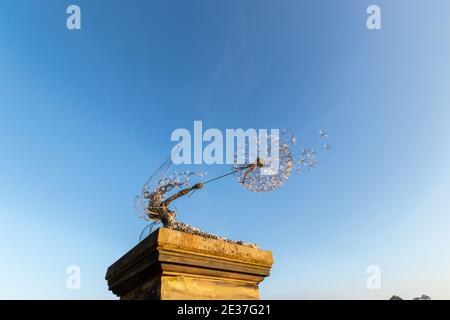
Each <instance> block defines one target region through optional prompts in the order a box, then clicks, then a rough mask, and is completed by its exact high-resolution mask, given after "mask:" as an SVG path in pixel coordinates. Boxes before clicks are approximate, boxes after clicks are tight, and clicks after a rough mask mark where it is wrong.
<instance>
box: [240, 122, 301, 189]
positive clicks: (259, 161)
mask: <svg viewBox="0 0 450 320" xmlns="http://www.w3.org/2000/svg"><path fill="white" fill-rule="evenodd" d="M262 143H265V144H267V152H266V154H267V155H271V156H270V157H269V156H266V157H264V156H260V155H258V156H256V160H254V161H252V160H251V159H252V156H253V159H254V158H255V156H254V155H252V154H251V151H250V150H252V148H251V146H250V145H249V141H247V142H246V145H245V147H244V148H243V150H239V151H238V153H237V154H235V157H234V158H235V164H234V165H233V166H232V169H233V170H234V171H235V174H234V175H235V177H236V178H237V180H238V181H239V182H240V183H241V184H242V186H243V187H244V188H245V189H247V190H250V191H253V192H268V191H273V190H275V189H276V188H278V187H280V186H282V185H283V184H284V183H285V182H286V181H287V180H288V179H289V176H290V175H291V171H292V169H293V167H294V161H293V158H292V153H291V148H292V145H295V143H296V139H295V136H294V135H292V134H290V133H288V132H287V131H286V130H284V131H282V132H281V136H280V137H278V138H271V137H267V136H265V137H262V138H261V137H260V138H259V139H258V140H257V146H258V149H259V147H260V145H261V144H262ZM275 148H276V149H277V150H278V157H276V158H273V157H272V155H273V153H274V152H273V151H274V150H275ZM253 149H256V148H253ZM242 154H243V155H244V157H243V158H244V161H245V163H244V164H241V163H240V162H239V161H238V159H239V155H242Z"/></svg>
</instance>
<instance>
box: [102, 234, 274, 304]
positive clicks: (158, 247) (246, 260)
mask: <svg viewBox="0 0 450 320" xmlns="http://www.w3.org/2000/svg"><path fill="white" fill-rule="evenodd" d="M272 262H273V260H272V253H271V252H270V251H264V250H260V249H257V248H253V247H249V246H244V245H238V244H233V243H230V242H225V241H220V240H215V239H209V238H205V237H202V236H197V235H192V234H189V233H184V232H180V231H174V230H170V229H166V228H160V229H158V230H156V231H155V232H153V233H152V234H150V235H149V236H148V237H147V238H146V239H145V240H143V241H141V242H140V243H139V244H138V245H136V246H135V247H134V248H133V249H131V250H130V251H129V252H128V253H126V254H125V255H124V256H123V257H121V258H120V259H119V260H117V261H116V262H115V263H114V264H112V265H111V266H110V267H109V268H108V271H107V273H106V280H107V281H108V286H109V289H110V290H111V291H112V292H114V294H116V295H117V296H119V297H120V298H121V299H161V300H177V299H211V300H220V299H259V290H258V284H259V283H260V282H261V281H262V280H264V278H265V277H267V276H268V275H269V272H270V268H271V266H272Z"/></svg>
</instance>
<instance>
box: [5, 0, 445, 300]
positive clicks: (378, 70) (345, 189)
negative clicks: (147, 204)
mask: <svg viewBox="0 0 450 320" xmlns="http://www.w3.org/2000/svg"><path fill="white" fill-rule="evenodd" d="M374 3H376V4H378V5H379V6H380V7H381V13H382V30H376V31H369V30H368V29H367V27H366V18H367V14H366V8H367V7H368V6H369V5H370V4H374ZM70 4H77V5H79V6H80V7H81V11H82V29H81V30H76V31H69V30H67V28H66V17H67V14H66V8H67V6H68V5H70ZM449 12H450V3H448V1H444V0H441V1H433V2H432V3H430V2H429V1H356V0H355V1H297V0H296V1H294V0H292V1H288V0H284V1H281V2H280V1H273V0H270V1H268V0H267V1H261V0H259V1H250V0H249V1H206V0H203V1H196V0H191V1H137V0H134V1H119V0H117V1H100V0H96V1H61V0H58V1H56V0H42V1H39V2H38V1H31V0H16V1H8V0H0V172H1V174H0V218H1V220H0V221H1V222H0V257H1V259H0V288H1V289H2V290H0V298H26V299H33V298H49V299H55V298H67V299H79V298H87V299H91V298H99V299H112V298H114V296H113V295H112V294H111V293H109V292H108V290H107V286H106V281H105V280H104V275H105V273H106V269H107V267H108V266H109V265H110V264H111V263H113V262H114V261H115V260H116V259H117V258H119V257H120V256H121V255H122V254H123V253H125V252H126V251H128V250H129V249H130V248H131V247H132V246H133V245H135V244H136V243H137V240H138V236H139V233H140V232H141V230H142V228H143V227H144V226H145V222H144V221H142V220H139V218H138V217H137V216H136V214H135V213H134V211H133V207H132V203H133V199H134V196H135V195H136V194H137V193H138V192H139V188H140V187H141V185H142V183H143V182H144V181H145V180H146V178H147V177H148V176H149V175H150V174H151V173H152V171H154V170H155V169H156V168H157V167H158V166H159V165H160V164H161V162H162V161H163V160H164V159H165V158H166V157H167V155H168V153H169V151H170V149H171V147H172V146H173V143H171V141H170V134H171V132H172V131H173V130H174V129H177V128H187V129H192V127H193V121H194V120H202V121H203V126H204V127H205V128H218V129H221V130H225V129H226V128H289V129H290V130H291V131H292V132H293V133H294V134H296V135H297V138H298V140H299V144H300V146H302V145H303V146H304V145H306V144H307V143H308V142H309V141H311V140H312V139H313V138H314V137H315V136H316V135H317V130H318V129H320V128H326V129H327V130H328V132H329V133H330V142H331V143H332V145H333V151H332V152H331V153H328V154H326V155H325V156H323V157H322V158H321V159H320V160H321V164H320V166H319V167H317V168H316V169H315V170H313V171H311V172H309V173H307V174H305V175H303V176H296V175H293V176H292V177H291V178H290V180H289V181H288V182H287V184H286V185H285V186H283V187H282V188H280V189H278V190H276V191H275V192H272V193H267V194H254V193H251V192H248V191H246V190H244V189H242V188H241V187H240V186H239V184H238V183H236V182H235V181H234V180H233V179H228V180H223V181H221V182H217V183H215V184H211V185H208V188H205V189H204V190H202V192H197V193H196V194H195V196H193V197H192V198H190V199H189V201H184V200H182V201H180V203H177V205H176V206H177V208H178V211H179V214H178V217H179V219H180V220H182V221H184V222H187V223H190V224H194V225H196V226H198V227H201V228H202V229H205V230H207V231H210V232H214V233H218V234H221V235H224V236H227V237H229V238H234V239H242V240H247V241H251V242H256V243H258V244H259V246H260V247H262V248H264V249H268V250H272V251H273V254H274V258H275V264H274V266H273V269H272V274H271V276H270V277H269V278H267V279H266V280H265V281H264V282H263V283H262V285H261V295H262V298H268V299H269V298H272V299H281V298H286V299H310V298H319V299H321V298H323V299H333V298H343V299H347V298H354V299H361V298H363V299H385V298H388V297H390V296H391V295H393V294H398V295H400V296H402V297H404V298H412V297H414V296H418V295H420V294H422V293H426V294H428V295H430V296H431V297H432V298H441V299H443V298H447V299H448V298H450V289H449V288H450V275H449V273H448V270H449V268H450V256H449V254H448V253H449V250H448V244H449V242H450V233H449V232H448V230H449V228H450V218H449V212H450V200H449V197H448V190H450V166H449V165H448V163H449V160H450V152H449V151H450V147H449V146H450V133H449V130H448V122H449V119H450V108H449V103H450V90H448V84H449V83H450V79H449V78H450V60H449V59H448V57H449V56H450V42H449V41H448V39H449V36H450V34H449V33H450V25H449V21H448V13H449ZM200 169H201V170H205V169H206V170H207V171H209V172H210V174H211V175H213V174H215V173H219V172H224V171H226V170H227V168H226V167H224V166H214V167H211V168H204V167H202V168H200ZM69 265H79V266H80V268H81V289H80V290H68V289H67V288H66V279H67V274H66V268H67V266H69ZM369 265H378V266H379V267H380V270H381V289H380V290H368V289H367V288H366V279H367V277H368V274H367V273H366V269H367V266H369Z"/></svg>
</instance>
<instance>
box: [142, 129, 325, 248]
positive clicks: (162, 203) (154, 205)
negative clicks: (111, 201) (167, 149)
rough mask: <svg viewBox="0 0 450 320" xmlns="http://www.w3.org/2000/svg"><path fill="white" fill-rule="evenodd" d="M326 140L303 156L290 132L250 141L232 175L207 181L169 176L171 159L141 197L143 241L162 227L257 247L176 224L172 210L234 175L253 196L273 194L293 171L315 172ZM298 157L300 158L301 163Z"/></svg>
mask: <svg viewBox="0 0 450 320" xmlns="http://www.w3.org/2000/svg"><path fill="white" fill-rule="evenodd" d="M326 138H328V134H327V132H326V131H324V130H320V131H319V136H318V138H317V139H316V140H315V141H314V143H312V144H311V145H310V146H309V147H307V148H305V149H303V150H302V151H301V152H299V153H295V152H293V150H294V149H295V148H296V138H295V136H294V135H293V134H291V133H290V132H288V131H287V130H282V131H281V134H280V136H279V137H278V136H277V137H273V136H268V135H266V136H262V137H261V136H260V137H258V138H257V140H256V141H249V140H247V141H246V143H245V145H244V146H243V147H242V148H241V149H240V150H238V151H237V152H236V154H235V157H234V159H235V161H234V164H233V165H232V166H231V171H230V172H228V173H225V174H223V175H220V176H218V177H215V178H212V179H209V180H207V181H203V178H204V177H205V176H206V173H196V172H193V171H173V172H172V173H171V174H169V169H170V167H171V165H172V159H171V157H168V159H167V160H166V161H165V162H164V163H163V164H162V165H161V166H160V167H159V169H158V170H157V171H156V172H155V173H154V174H153V175H152V176H151V177H150V178H149V179H148V180H147V182H146V183H145V184H144V186H143V188H142V191H141V193H140V194H139V195H138V196H137V197H136V199H135V209H136V211H137V212H138V214H139V216H140V217H141V218H143V219H145V220H147V221H150V223H149V224H148V226H147V227H146V228H145V229H144V230H143V231H142V233H141V237H140V239H142V238H143V236H144V235H146V234H147V233H150V232H151V231H152V230H153V228H155V227H156V226H158V225H162V226H164V227H166V228H170V229H173V230H178V231H183V232H188V233H192V234H197V235H201V236H204V237H207V238H213V239H219V240H223V241H228V242H232V243H237V244H243V245H249V246H254V244H251V243H245V242H242V241H234V240H229V239H226V238H223V237H220V236H217V235H214V234H211V233H207V232H203V231H201V230H200V229H198V228H195V227H193V226H191V225H188V224H186V223H183V222H179V221H177V220H176V211H175V209H174V208H170V207H169V206H171V204H172V202H173V201H175V200H177V199H178V198H180V197H183V196H186V195H189V196H191V195H192V194H193V193H194V192H195V191H197V190H200V189H202V188H204V186H205V185H206V184H208V183H212V182H214V181H217V180H219V179H222V178H225V177H227V176H230V175H234V176H235V178H236V179H237V180H238V181H239V183H240V184H241V185H242V186H243V187H244V188H245V189H247V190H250V191H252V192H269V191H273V190H275V189H277V188H279V187H281V186H282V185H284V184H285V183H286V181H287V180H288V179H289V177H290V175H291V173H292V171H293V170H295V171H297V172H298V173H302V172H303V170H304V169H305V168H307V169H308V170H311V169H312V168H314V167H315V166H316V165H317V164H318V163H319V161H318V160H317V157H316V156H317V151H316V149H315V146H316V145H317V143H319V142H320V141H321V140H322V139H326ZM251 142H252V143H253V145H252V144H251ZM255 144H256V145H255ZM262 147H264V148H266V149H265V152H262V153H261V152H259V150H260V148H262ZM330 149H331V146H330V145H329V144H324V145H323V150H325V151H327V150H330ZM264 154H265V155H266V156H265V155H264ZM297 157H299V158H298V159H297ZM193 180H197V182H195V183H193V182H192V181H193ZM200 180H201V181H200Z"/></svg>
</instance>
